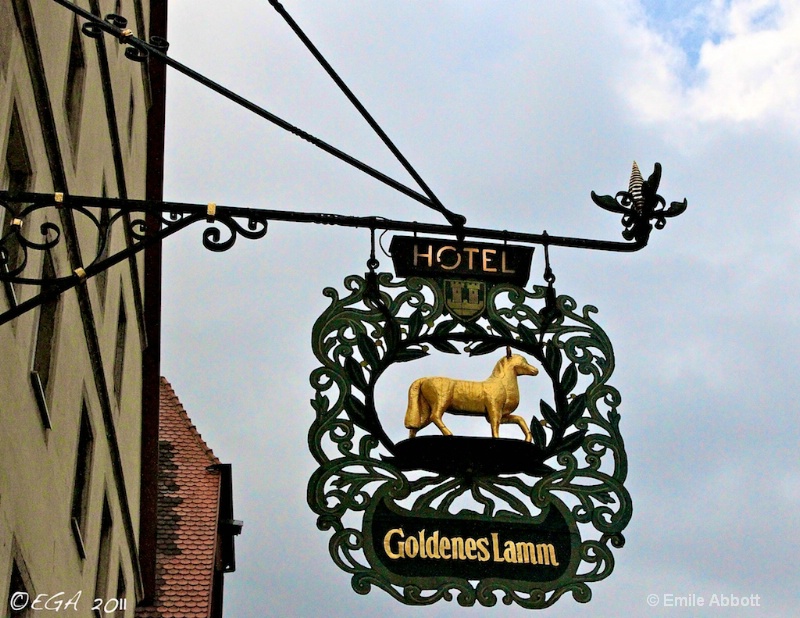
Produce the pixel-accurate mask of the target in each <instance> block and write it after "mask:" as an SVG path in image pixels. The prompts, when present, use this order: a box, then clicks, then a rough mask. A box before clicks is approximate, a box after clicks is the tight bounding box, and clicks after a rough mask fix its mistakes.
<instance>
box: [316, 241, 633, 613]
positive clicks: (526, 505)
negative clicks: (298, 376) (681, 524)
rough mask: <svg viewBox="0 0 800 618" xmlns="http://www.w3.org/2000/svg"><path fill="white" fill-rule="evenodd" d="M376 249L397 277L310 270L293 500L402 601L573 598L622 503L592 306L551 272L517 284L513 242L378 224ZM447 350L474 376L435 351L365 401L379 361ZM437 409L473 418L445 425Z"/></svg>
mask: <svg viewBox="0 0 800 618" xmlns="http://www.w3.org/2000/svg"><path fill="white" fill-rule="evenodd" d="M391 251H392V258H393V260H394V263H395V270H396V272H397V275H398V276H400V277H402V278H400V279H395V278H394V277H393V276H392V275H391V274H390V273H381V274H376V273H375V272H370V273H368V274H367V275H366V276H365V277H363V278H362V277H359V276H356V275H353V276H350V277H347V278H346V279H345V282H344V284H345V290H346V291H345V292H344V293H343V294H340V292H339V291H337V290H335V289H332V288H327V289H326V290H325V295H326V296H328V297H329V298H330V300H331V303H330V306H329V307H328V308H327V309H326V310H325V312H324V313H323V314H322V315H321V316H320V317H319V319H318V320H317V322H316V324H315V325H314V329H313V335H312V343H313V348H314V353H315V354H316V356H317V358H318V360H319V361H320V362H321V363H322V365H321V366H320V367H318V368H317V369H316V370H315V371H314V372H313V373H312V374H311V384H312V386H313V388H314V390H315V395H314V398H313V399H312V400H311V404H312V406H313V407H314V409H315V411H316V420H315V421H314V423H313V425H312V427H311V431H310V433H309V445H310V448H311V452H312V454H313V455H314V457H315V458H316V460H317V462H318V464H319V468H318V469H317V470H316V472H315V473H314V475H313V476H312V478H311V480H310V482H309V487H308V500H309V504H310V506H311V508H312V509H313V510H314V512H315V513H317V515H318V522H317V523H318V526H319V528H320V529H322V530H331V531H332V534H333V535H332V538H331V542H330V550H331V554H332V557H333V559H334V561H335V563H336V564H337V565H338V566H339V567H340V568H342V569H343V570H345V571H346V572H348V573H350V574H351V576H352V586H353V588H354V589H355V590H356V591H357V592H359V593H361V594H366V593H367V592H369V591H370V589H371V588H372V586H376V587H378V588H381V589H382V590H384V591H386V592H387V593H389V594H390V595H392V596H393V597H394V598H396V599H398V600H399V601H401V602H403V603H407V604H411V605H422V604H425V605H427V604H430V603H433V602H435V601H438V600H441V599H444V600H452V598H453V594H454V593H455V594H456V598H457V601H458V602H459V603H460V604H461V605H474V604H475V603H476V602H478V603H480V604H481V605H486V606H492V605H495V604H496V603H497V599H498V593H499V594H500V598H501V599H502V600H503V602H504V603H506V604H511V603H517V604H519V605H521V606H523V607H526V608H544V607H548V606H550V605H552V604H553V603H555V602H556V601H557V600H558V599H559V598H560V597H561V596H563V595H564V594H566V593H571V595H572V597H573V598H574V599H575V600H577V601H580V602H586V601H588V600H589V599H590V598H591V590H590V589H589V583H590V582H595V581H599V580H601V579H603V578H605V577H607V576H608V575H609V574H610V573H611V571H612V569H613V565H614V557H613V555H612V548H618V547H621V546H622V545H623V544H624V538H623V536H622V531H623V530H624V528H625V527H626V526H627V524H628V522H629V520H630V517H631V513H632V507H631V501H630V496H629V495H628V492H627V490H626V489H625V487H624V486H623V483H624V481H625V477H626V475H627V459H626V455H625V450H624V447H623V441H622V437H621V435H620V434H619V418H620V417H619V413H618V411H617V406H618V405H619V402H620V395H619V393H618V392H617V390H616V389H615V388H614V387H613V386H611V385H610V384H609V378H610V376H611V372H612V371H613V368H614V355H613V350H612V348H611V343H610V341H609V339H608V337H607V336H606V334H605V333H604V332H603V330H602V329H601V328H600V326H599V325H598V324H597V323H596V322H595V321H594V319H593V314H594V313H596V309H595V308H594V307H591V306H586V307H583V308H582V309H580V310H579V309H578V306H577V304H576V303H575V301H574V300H573V299H572V298H570V297H568V296H563V295H562V296H556V295H555V291H554V289H553V288H552V283H551V285H550V286H549V287H542V286H538V285H534V286H532V288H531V289H526V288H525V287H524V286H525V285H526V283H527V280H528V277H529V274H530V263H531V258H532V254H533V249H532V248H529V247H517V246H509V245H506V244H499V245H490V244H487V243H469V242H466V241H463V242H455V241H450V240H443V239H429V238H417V237H413V238H411V237H395V238H394V239H393V241H392V243H391ZM463 353H465V354H468V355H470V356H473V357H477V358H476V360H475V361H474V362H475V363H476V364H477V363H483V365H485V367H486V372H487V374H489V375H488V377H487V379H486V380H484V381H477V382H476V381H466V380H461V379H459V378H458V377H457V376H450V375H449V373H448V372H447V371H446V369H445V370H444V371H443V372H444V373H446V374H448V377H419V378H418V379H415V380H413V381H412V382H411V383H410V384H407V385H404V386H403V388H404V389H407V391H406V392H404V393H402V394H399V396H394V397H391V398H390V399H391V400H392V403H391V404H381V405H380V406H379V405H377V404H376V392H379V391H380V389H381V388H382V387H383V386H385V384H384V383H388V382H389V380H382V379H381V378H382V377H383V376H384V373H385V372H386V370H387V369H388V368H389V367H390V366H392V365H394V364H395V363H401V362H410V361H414V360H417V359H421V358H423V357H426V356H429V355H432V354H440V355H442V357H443V359H444V358H446V356H445V355H447V354H463ZM489 359H490V360H489ZM443 366H444V367H446V365H443ZM520 380H536V381H539V386H540V387H541V388H540V390H541V391H542V392H544V393H545V394H544V396H542V397H541V399H540V401H538V402H534V401H527V400H524V399H522V397H521V395H520V390H519V387H518V381H520ZM381 401H384V399H381ZM451 414H460V415H471V416H475V417H481V418H485V420H486V421H488V427H487V428H486V430H485V431H483V432H482V433H481V435H469V436H465V435H453V432H452V431H451V430H450V428H449V427H448V426H447V423H448V422H449V420H448V419H450V418H452V417H451Z"/></svg>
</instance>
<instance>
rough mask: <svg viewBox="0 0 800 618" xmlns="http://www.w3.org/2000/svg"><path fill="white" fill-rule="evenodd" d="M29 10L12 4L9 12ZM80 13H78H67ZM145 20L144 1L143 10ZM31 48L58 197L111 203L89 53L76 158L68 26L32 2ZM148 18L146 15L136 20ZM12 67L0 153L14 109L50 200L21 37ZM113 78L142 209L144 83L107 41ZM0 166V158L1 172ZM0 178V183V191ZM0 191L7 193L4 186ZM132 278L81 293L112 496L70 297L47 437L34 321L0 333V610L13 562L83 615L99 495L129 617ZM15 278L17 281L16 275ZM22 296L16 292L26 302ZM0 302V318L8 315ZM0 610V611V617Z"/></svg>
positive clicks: (80, 226) (85, 238)
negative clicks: (49, 116) (85, 433)
mask: <svg viewBox="0 0 800 618" xmlns="http://www.w3.org/2000/svg"><path fill="white" fill-rule="evenodd" d="M20 1H22V2H28V1H29V0H12V4H15V3H18V2H20ZM79 4H80V6H82V7H84V8H86V9H89V7H90V5H89V3H88V2H85V1H81V2H79ZM144 4H145V8H146V5H147V2H145V3H144ZM100 7H101V12H102V13H103V14H106V13H110V12H112V11H113V9H114V2H113V0H102V1H101V2H100ZM30 9H31V11H32V14H33V21H34V24H35V28H36V31H37V35H38V40H39V45H40V50H41V56H42V61H43V65H44V70H45V79H46V84H47V88H48V92H49V96H50V102H49V104H50V107H51V109H52V110H53V115H54V119H55V124H56V129H57V134H58V144H59V147H60V151H61V156H62V159H63V167H64V170H65V175H66V179H67V187H68V190H69V193H71V194H73V195H90V196H99V195H100V192H101V187H102V186H103V179H105V182H106V189H107V192H108V195H109V196H117V195H118V188H117V181H116V171H115V166H114V162H113V157H112V145H111V140H110V137H109V130H108V125H107V116H106V107H105V101H104V97H103V88H102V83H101V79H100V73H99V69H98V55H97V48H96V44H95V41H94V40H93V39H89V38H87V37H82V41H83V47H84V54H85V60H86V68H87V70H86V82H85V86H84V95H83V110H82V114H83V116H82V121H81V124H80V138H79V140H78V146H77V148H73V147H72V146H71V144H70V134H69V130H68V126H67V120H66V112H65V109H64V103H63V101H64V91H65V86H66V76H67V67H68V62H69V50H70V41H71V28H72V19H73V18H72V14H71V13H70V12H69V11H68V10H66V9H65V8H63V7H60V6H58V5H56V4H55V3H52V2H38V1H32V2H30ZM122 13H123V14H124V15H125V16H126V17H128V19H129V21H130V24H131V26H130V27H132V28H133V29H134V30H136V26H135V22H136V19H135V13H134V3H133V0H125V1H123V3H122ZM148 18H149V16H148V15H145V19H148ZM12 37H13V39H12V49H11V58H10V66H9V67H8V69H7V71H6V74H5V75H0V154H4V153H5V152H6V141H7V137H8V130H9V123H10V119H11V110H12V108H13V103H14V102H16V104H17V108H18V111H19V114H20V120H21V123H22V125H23V128H24V133H25V139H26V142H27V146H28V151H29V155H30V158H31V165H32V167H33V170H34V177H33V187H32V190H34V191H36V192H52V191H53V182H52V179H51V177H50V166H49V163H48V158H47V153H46V150H45V142H44V139H43V137H42V127H41V126H40V124H39V116H38V113H37V104H40V103H41V102H37V101H36V99H35V96H34V89H33V86H32V83H31V78H30V75H29V73H28V71H29V69H28V65H27V59H26V55H25V50H24V47H23V40H22V38H21V36H20V33H19V31H17V30H15V31H14V32H13V33H12ZM105 42H106V46H107V50H108V58H109V68H110V71H111V75H112V89H113V95H114V103H115V107H116V111H117V115H118V128H119V132H120V141H121V147H122V148H121V151H122V155H123V163H124V167H125V181H126V185H127V192H128V196H129V197H132V198H142V197H144V187H145V162H146V159H145V154H146V117H145V113H146V98H147V96H146V83H145V82H144V79H143V75H142V65H139V64H137V63H133V62H131V61H129V60H127V59H126V58H124V55H123V53H124V50H123V49H120V47H121V46H119V45H118V44H117V43H116V42H115V41H114V40H113V39H111V38H110V37H106V39H105ZM131 89H133V96H134V100H135V105H136V117H135V120H134V123H135V124H134V132H133V133H134V135H133V140H131V142H130V143H129V140H128V129H127V126H128V105H129V100H130V93H131ZM3 166H5V157H3V158H2V160H0V167H3ZM6 177H7V176H6V174H5V173H0V178H6ZM0 188H6V187H5V186H3V187H0ZM44 220H51V221H53V222H56V223H57V224H58V225H59V227H61V222H60V219H59V215H58V213H57V212H56V211H55V210H54V209H49V210H48V212H47V213H44V214H37V215H36V216H35V217H32V218H31V220H30V221H27V220H26V222H25V226H26V227H25V229H26V230H35V229H36V228H38V226H39V225H40V224H41V222H42V221H44ZM76 227H77V231H78V241H79V245H80V248H81V257H82V260H83V261H84V262H83V263H84V265H85V264H88V263H89V262H90V261H91V260H92V259H93V257H94V255H93V253H94V249H95V247H96V246H97V233H96V230H95V228H94V226H92V225H90V224H89V223H88V222H87V221H85V220H82V218H81V217H80V216H78V217H76ZM117 227H118V229H116V230H115V232H114V235H113V236H112V239H111V251H112V252H114V251H116V250H119V249H121V248H123V247H124V246H125V237H124V234H123V233H122V231H121V228H119V226H117ZM53 256H54V260H55V263H56V270H57V271H58V272H59V273H60V274H66V273H69V272H70V271H71V270H72V265H71V264H70V262H69V258H68V255H67V252H66V247H65V244H64V243H63V242H62V243H61V244H60V245H59V246H58V247H56V249H55V250H54V253H53ZM137 259H138V266H139V273H140V279H139V281H134V280H133V276H132V269H131V267H130V265H129V264H128V263H122V264H119V265H117V266H115V267H112V269H111V270H110V271H109V272H108V276H107V288H106V291H105V297H104V298H101V297H100V294H99V289H98V286H97V283H96V281H94V280H92V279H90V280H88V281H87V282H86V283H85V284H84V285H86V289H87V292H88V295H89V301H90V305H91V319H90V320H89V322H90V323H92V322H93V324H94V328H95V329H96V333H97V337H98V341H99V347H100V357H101V358H100V361H101V364H102V372H103V375H104V377H105V382H106V385H107V390H108V397H107V399H108V401H110V410H109V411H108V412H110V416H111V418H112V419H113V421H112V424H113V427H114V431H115V433H116V436H117V441H118V448H119V457H120V461H121V463H122V470H123V476H124V487H119V486H118V485H117V479H116V477H115V475H114V474H113V471H112V445H111V444H110V443H109V440H108V439H107V437H106V435H107V431H106V425H105V422H106V420H105V419H104V410H103V405H102V401H103V399H104V398H103V397H102V396H101V394H100V393H98V388H99V383H98V380H97V379H96V376H95V372H94V368H93V364H92V359H91V358H90V355H89V354H90V352H89V348H88V347H87V342H86V330H85V326H84V320H83V319H82V317H81V313H80V307H79V303H78V296H77V294H76V292H75V291H74V290H71V291H68V292H67V293H65V294H63V295H62V297H61V301H60V303H61V304H60V309H59V316H58V318H57V339H56V341H55V342H54V356H53V358H54V361H53V362H54V365H53V370H52V374H51V380H50V384H49V387H48V392H47V399H48V402H49V412H50V419H51V422H52V428H51V429H45V428H44V426H43V424H42V421H41V420H40V415H39V412H38V407H37V404H36V400H35V397H34V393H33V390H32V387H31V385H30V379H29V372H30V370H31V364H32V359H33V350H34V346H35V338H36V323H37V322H36V320H37V316H38V310H34V311H30V312H28V313H26V314H24V315H22V316H20V317H19V318H16V319H15V320H14V321H12V322H11V323H8V324H5V325H3V326H0V419H1V421H0V595H1V596H0V599H2V600H3V603H5V598H6V595H7V593H8V586H9V578H10V573H11V564H12V559H13V558H14V556H13V554H16V555H17V558H19V557H20V556H21V558H22V559H24V562H25V566H26V567H27V571H28V573H29V575H30V580H31V581H30V584H32V586H33V587H34V591H35V592H36V593H45V594H55V593H57V592H62V591H63V592H65V593H66V594H67V596H72V594H74V593H76V592H78V591H82V592H83V595H82V601H81V605H80V612H79V613H77V614H76V613H73V612H70V614H71V615H77V616H90V615H91V614H90V612H89V600H90V598H91V597H93V596H94V594H95V591H94V588H95V578H96V567H97V555H98V550H99V542H100V527H101V518H102V509H103V499H104V495H106V496H107V499H108V502H109V507H110V509H111V515H112V520H113V530H112V550H111V560H110V574H109V578H108V582H109V586H108V588H109V589H108V594H107V596H113V594H114V593H115V592H116V585H117V570H118V567H119V568H121V569H122V570H123V572H124V575H125V580H126V588H127V596H128V607H129V609H128V612H127V614H126V615H127V616H133V606H134V605H135V603H136V591H137V588H138V586H137V582H136V581H135V579H134V572H135V571H136V568H135V556H134V555H133V554H134V552H135V547H131V545H130V543H129V541H128V538H127V537H126V534H125V527H124V525H123V522H124V519H125V517H124V513H123V506H122V501H121V500H120V496H121V492H123V491H124V492H125V494H126V495H127V500H128V504H129V506H130V512H129V513H128V517H129V518H130V521H131V526H130V529H132V531H133V533H134V535H138V527H139V513H138V505H139V490H140V487H139V473H140V446H141V364H142V345H143V341H144V337H143V336H142V333H141V332H140V328H139V326H140V322H139V320H138V319H137V315H136V303H135V296H134V291H135V289H134V285H139V286H140V285H141V283H142V282H141V273H143V270H144V269H143V264H142V258H141V255H140V256H139V257H138V258H137ZM41 264H42V261H41V256H40V255H35V254H34V255H32V257H31V262H30V265H29V269H28V271H27V273H34V274H38V273H39V272H40V271H41ZM27 273H26V274H27ZM26 288H27V289H26ZM18 289H19V290H20V292H21V294H20V296H21V298H20V300H25V299H26V298H29V297H31V296H32V295H34V294H35V293H37V292H38V290H37V289H36V288H31V287H30V286H18ZM120 298H123V299H124V302H125V305H126V310H127V317H128V320H127V337H126V350H125V371H124V378H123V383H122V384H123V386H122V394H121V397H120V401H119V404H118V403H117V399H116V397H115V395H114V389H113V384H114V375H113V368H114V357H115V354H116V335H117V316H118V311H119V303H120ZM6 303H7V301H6V297H5V295H4V294H2V293H0V311H4V310H6V309H7V304H6ZM84 401H85V403H86V406H87V408H88V412H89V418H90V423H91V427H92V432H93V434H94V452H93V463H92V474H91V478H90V487H89V510H88V515H87V521H86V538H85V539H84V541H85V549H86V558H85V559H82V558H81V557H80V555H79V553H78V549H77V545H76V542H75V540H74V538H73V534H72V529H71V509H72V491H73V483H74V479H75V464H76V451H77V444H78V435H79V428H80V415H81V409H82V405H83V402H84ZM3 611H5V609H4V610H3Z"/></svg>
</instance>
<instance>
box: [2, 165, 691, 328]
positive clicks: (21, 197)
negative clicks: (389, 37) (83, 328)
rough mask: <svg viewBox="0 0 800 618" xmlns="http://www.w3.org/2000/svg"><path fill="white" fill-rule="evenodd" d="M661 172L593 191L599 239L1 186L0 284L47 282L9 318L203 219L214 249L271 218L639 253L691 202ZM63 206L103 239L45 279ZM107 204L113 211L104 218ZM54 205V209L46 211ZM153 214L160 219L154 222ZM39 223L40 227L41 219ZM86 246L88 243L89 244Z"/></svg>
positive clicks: (7, 315) (262, 228) (5, 316)
mask: <svg viewBox="0 0 800 618" xmlns="http://www.w3.org/2000/svg"><path fill="white" fill-rule="evenodd" d="M660 178H661V166H660V165H659V164H658V163H656V164H655V169H654V171H653V174H652V175H651V176H650V178H648V179H647V180H644V179H643V178H642V176H641V174H640V173H639V168H638V166H637V165H636V164H635V163H634V167H633V173H632V175H631V182H630V185H629V188H628V191H619V192H618V193H617V194H616V196H614V197H612V196H610V195H604V196H600V195H597V194H596V193H594V192H592V200H593V201H594V202H595V203H596V204H597V205H598V206H600V207H601V208H603V209H605V210H608V211H611V212H615V213H618V214H622V224H623V227H624V230H623V232H622V236H623V238H624V239H625V241H612V240H596V239H590V238H575V237H570V236H554V235H551V234H548V233H547V232H543V233H541V234H536V233H525V232H510V231H508V230H494V229H487V228H477V227H453V226H450V225H443V224H432V223H419V222H416V221H413V222H411V221H401V220H394V219H386V218H383V217H375V216H368V217H364V216H351V215H340V214H328V213H308V212H294V211H281V210H264V209H258V208H243V207H236V206H218V205H216V204H215V203H209V204H189V203H181V202H163V201H146V200H130V199H117V198H108V197H87V196H74V195H66V194H63V193H56V194H43V193H19V194H16V195H12V194H10V193H9V192H8V191H0V208H2V209H3V210H4V211H5V212H4V213H3V214H4V218H3V221H8V222H9V223H8V224H7V226H4V228H5V229H6V230H7V232H6V234H5V235H4V236H3V237H2V238H0V282H3V283H4V284H21V285H35V286H41V288H42V291H41V292H40V293H39V294H38V295H36V296H34V297H32V298H29V299H27V300H26V301H24V302H22V303H19V304H14V305H13V306H12V307H11V308H10V309H9V310H7V311H6V312H4V313H2V314H0V324H4V323H5V322H8V321H9V320H12V319H14V318H15V317H17V316H19V315H22V314H23V313H25V312H26V311H28V310H30V309H33V308H35V307H37V306H39V305H40V304H42V303H43V302H46V301H47V300H48V299H50V298H54V297H56V296H58V295H59V294H61V293H63V292H64V291H66V290H68V289H70V288H72V287H74V286H76V285H78V284H80V283H82V282H84V281H85V280H86V279H88V278H90V277H92V276H94V275H96V274H97V273H99V272H102V271H104V270H106V269H108V268H110V267H111V266H113V265H114V264H117V263H119V262H121V261H123V260H125V259H127V258H129V257H130V256H132V255H134V254H136V253H138V252H139V251H142V250H143V249H145V248H146V247H148V246H150V245H153V244H155V243H158V242H161V241H162V240H163V239H164V238H167V237H168V236H171V235H172V234H174V233H176V232H178V231H180V230H182V229H184V228H186V227H188V226H190V225H192V224H194V223H198V222H205V223H206V224H207V225H208V227H207V228H206V229H205V230H204V231H203V245H204V246H205V247H206V248H207V249H209V250H210V251H217V252H221V251H227V250H228V249H230V248H231V247H233V245H234V244H235V242H236V240H237V238H238V237H239V236H242V237H243V238H246V239H249V240H257V239H259V238H263V237H264V236H266V234H267V226H268V223H269V222H270V221H287V222H293V223H314V224H318V225H337V226H343V227H354V228H365V229H369V230H372V231H375V230H386V231H396V232H412V233H415V234H436V235H442V236H449V237H455V238H456V241H457V242H461V241H463V240H464V239H465V238H467V237H469V238H473V239H476V240H499V241H505V242H507V241H511V242H517V243H526V244H534V245H542V246H552V247H569V248H573V249H590V250H596V251H616V252H633V251H638V250H639V249H642V248H644V247H645V246H647V243H648V241H649V239H650V234H651V232H652V230H653V228H654V227H655V228H656V229H661V228H663V227H664V226H665V225H666V221H667V219H668V218H672V217H675V216H678V215H679V214H681V213H682V212H684V211H685V210H686V206H687V203H686V200H683V201H682V202H672V203H671V204H670V205H669V206H667V205H666V201H665V200H664V198H663V197H661V196H660V195H658V194H657V192H656V191H657V189H658V184H659V182H660ZM59 209H68V210H69V211H70V213H71V214H72V216H73V217H74V219H75V221H76V223H78V224H80V223H83V224H84V225H89V226H90V227H93V228H94V229H95V230H96V237H97V244H96V247H95V250H94V251H93V252H91V251H90V252H89V253H94V254H93V255H88V256H87V259H85V260H84V266H82V267H80V268H77V269H75V270H74V271H73V272H71V273H68V274H63V273H61V274H59V273H56V276H55V277H52V278H47V277H44V276H43V275H42V274H36V275H33V274H31V273H30V272H28V271H29V270H30V269H29V268H27V267H28V264H29V261H30V260H29V257H30V254H31V252H35V251H39V252H42V251H50V250H51V249H53V248H54V247H55V246H56V245H58V244H59V243H60V242H61V240H62V238H63V235H64V233H63V231H62V229H61V226H60V221H61V218H60V216H58V210H59ZM103 209H106V212H107V215H108V216H107V217H103V216H101V212H102V210H103ZM48 211H49V212H48ZM148 217H150V218H151V219H155V220H156V221H157V222H158V224H157V225H149V226H148V223H147V220H148ZM34 220H35V222H38V228H37V226H36V223H35V222H34ZM114 226H117V227H118V228H121V229H123V230H124V231H125V233H126V234H127V235H128V236H129V238H130V243H129V244H128V245H127V246H126V247H125V248H124V249H122V250H120V251H118V252H116V253H113V254H112V253H110V252H109V251H108V249H107V246H108V243H109V239H110V238H111V231H112V228H114ZM84 246H85V245H84Z"/></svg>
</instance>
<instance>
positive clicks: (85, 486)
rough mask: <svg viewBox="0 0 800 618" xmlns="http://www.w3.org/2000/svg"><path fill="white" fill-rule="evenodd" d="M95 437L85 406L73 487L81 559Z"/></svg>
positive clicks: (74, 529)
mask: <svg viewBox="0 0 800 618" xmlns="http://www.w3.org/2000/svg"><path fill="white" fill-rule="evenodd" d="M93 450H94V436H93V434H92V426H91V424H90V422H89V411H88V410H87V409H86V404H85V403H84V404H83V410H82V411H81V428H80V434H79V435H78V452H77V454H76V457H75V483H74V484H73V486H72V534H73V535H74V537H75V543H76V544H77V546H78V553H79V554H80V556H81V558H86V546H85V544H84V542H83V539H84V538H85V537H86V519H87V513H88V511H89V485H90V481H91V476H92V453H93Z"/></svg>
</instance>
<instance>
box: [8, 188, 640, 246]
mask: <svg viewBox="0 0 800 618" xmlns="http://www.w3.org/2000/svg"><path fill="white" fill-rule="evenodd" d="M63 200H64V201H63V203H61V204H59V205H58V207H59V208H70V207H82V208H115V209H120V210H123V211H129V212H142V213H153V214H182V215H197V218H198V220H200V219H202V220H205V219H206V218H207V216H208V208H209V205H208V204H207V203H206V204H192V203H187V202H162V201H152V200H132V199H120V198H111V197H89V196H81V195H64V196H63ZM7 201H13V202H17V203H27V204H35V205H39V206H46V205H51V204H53V202H54V200H53V195H52V194H50V193H19V194H16V195H14V196H12V195H11V194H10V193H9V192H8V191H0V202H7ZM223 218H236V219H247V220H252V221H258V222H262V223H266V222H267V221H288V222H292V223H314V224H318V225H336V226H341V227H355V228H367V229H375V230H387V231H393V232H413V233H415V234H416V233H421V234H437V235H441V236H453V237H455V236H456V235H457V234H456V232H455V230H454V228H453V227H452V226H449V225H443V224H437V223H419V222H418V221H401V220H397V219H386V218H384V217H376V216H354V215H341V214H334V213H319V212H297V211H285V210H270V209H262V208H244V207H239V206H220V205H217V204H215V219H217V220H220V219H223ZM459 232H460V234H458V236H460V235H461V234H463V236H464V237H465V238H473V239H476V240H502V241H512V242H521V243H528V244H534V245H543V244H548V245H550V246H556V247H571V248H574V249H594V250H599V251H621V252H633V251H638V250H639V249H642V248H644V247H645V246H646V245H647V241H646V240H645V241H634V242H622V241H613V240H595V239H591V238H574V237H570V236H552V235H550V234H547V233H542V234H534V233H527V232H509V231H508V230H496V229H490V228H480V227H464V228H461V229H460V230H459Z"/></svg>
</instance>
